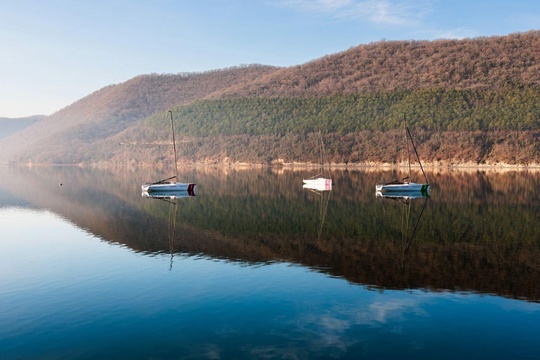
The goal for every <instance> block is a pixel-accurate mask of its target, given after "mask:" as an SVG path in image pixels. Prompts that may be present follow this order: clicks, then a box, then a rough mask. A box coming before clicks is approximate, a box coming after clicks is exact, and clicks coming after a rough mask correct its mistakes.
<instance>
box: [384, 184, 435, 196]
mask: <svg viewBox="0 0 540 360" xmlns="http://www.w3.org/2000/svg"><path fill="white" fill-rule="evenodd" d="M375 190H376V191H377V192H381V193H390V192H392V193H394V192H395V193H404V192H420V193H427V194H429V185H428V184H419V183H414V182H402V183H389V184H377V185H376V186H375Z"/></svg>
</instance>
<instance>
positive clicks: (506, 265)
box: [0, 167, 540, 301]
mask: <svg viewBox="0 0 540 360" xmlns="http://www.w3.org/2000/svg"><path fill="white" fill-rule="evenodd" d="M160 175H161V174H153V173H151V171H149V170H145V171H143V170H129V169H125V168H118V169H95V168H89V169H87V168H78V167H41V168H5V169H4V171H2V173H1V175H0V176H1V179H0V188H2V190H3V191H2V193H0V196H2V199H0V200H3V201H4V202H6V201H7V202H13V201H15V200H14V199H18V201H20V202H24V203H28V204H30V205H29V206H33V207H37V208H44V209H48V210H50V211H53V212H55V213H57V214H59V215H61V216H63V217H64V218H67V219H69V220H70V221H71V222H73V223H75V224H77V226H79V227H80V228H83V229H86V230H87V231H89V232H91V233H93V234H95V235H97V236H99V237H100V238H102V239H104V240H106V241H108V242H111V243H118V244H122V245H125V246H128V247H130V248H131V249H133V250H134V251H137V252H141V253H143V254H148V255H152V254H156V253H171V256H173V255H175V254H184V255H199V256H204V257H208V258H216V259H224V260H228V261H234V262H245V263H248V264H265V263H272V262H276V261H285V262H291V263H296V264H300V265H302V266H306V267H309V268H311V269H313V271H319V272H324V273H327V274H328V275H330V276H337V277H343V278H345V279H347V280H348V281H350V282H352V283H356V284H362V285H365V286H367V287H370V288H380V289H429V290H431V291H441V290H450V291H472V292H478V293H488V294H496V295H500V296H505V297H512V298H520V299H527V300H530V301H539V300H540V288H539V287H538V284H540V224H539V223H538V217H537V214H538V210H539V204H540V201H539V200H540V195H539V194H540V190H539V189H540V186H539V185H540V174H539V173H533V172H485V171H470V172H460V171H456V172H432V173H429V174H428V176H429V178H430V182H431V183H432V193H431V197H430V198H429V201H427V202H426V201H425V200H424V199H415V200H412V201H411V202H410V203H409V204H408V205H407V206H410V207H409V209H408V210H409V219H408V220H410V222H411V223H414V222H415V221H416V218H417V217H419V216H421V219H419V221H418V223H417V224H416V225H414V240H412V241H408V240H407V239H408V237H406V238H405V240H404V237H403V231H402V230H403V229H402V224H403V216H404V215H403V214H404V209H403V205H404V204H403V203H402V202H399V201H391V200H389V199H381V198H377V197H376V196H375V193H374V184H376V183H377V181H379V180H380V179H381V178H390V177H392V176H395V174H388V173H381V172H377V171H340V170H336V171H334V172H333V174H332V175H333V178H334V187H333V189H332V191H331V192H328V193H327V194H324V195H325V196H326V198H325V199H323V198H321V196H322V195H321V194H314V193H313V192H310V191H307V190H304V189H302V178H303V177H304V176H305V175H306V173H304V172H301V171H290V170H275V169H265V170H260V169H258V170H233V169H230V168H226V169H207V168H205V169H199V168H194V169H188V170H184V171H183V173H181V175H180V178H181V179H189V180H190V181H191V180H194V181H195V182H197V188H198V189H197V196H196V197H185V198H184V197H181V198H178V199H170V201H169V202H166V201H162V200H159V199H158V200H156V199H151V198H144V197H142V196H141V192H140V184H141V183H143V182H144V181H145V180H147V179H150V178H157V177H159V176H160ZM60 183H61V184H62V185H60ZM323 200H324V201H323ZM171 201H172V202H173V203H174V207H175V208H174V215H173V216H172V217H171ZM173 221H174V222H175V225H174V232H173V233H171V222H173ZM409 230H412V227H409ZM171 234H172V236H171ZM408 235H409V236H410V235H412V234H411V233H408Z"/></svg>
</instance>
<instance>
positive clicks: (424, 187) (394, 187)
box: [375, 116, 430, 195]
mask: <svg viewBox="0 0 540 360" xmlns="http://www.w3.org/2000/svg"><path fill="white" fill-rule="evenodd" d="M403 127H404V133H405V148H406V149H407V162H408V167H409V174H408V176H406V177H404V178H402V179H398V180H394V181H391V182H387V183H381V184H377V185H375V191H376V192H380V193H383V194H384V193H389V192H397V193H404V192H420V193H421V194H424V195H429V190H430V189H429V183H428V180H427V176H426V173H425V172H424V168H423V167H422V163H421V162H420V157H419V156H418V151H416V146H414V141H413V139H412V136H411V132H410V131H409V128H408V127H407V121H406V119H405V116H403ZM409 142H410V143H411V145H412V148H413V149H414V153H415V154H416V158H417V160H418V163H419V164H420V169H421V170H422V174H423V175H424V180H425V181H426V182H425V183H416V182H412V181H410V179H411V152H410V149H409Z"/></svg>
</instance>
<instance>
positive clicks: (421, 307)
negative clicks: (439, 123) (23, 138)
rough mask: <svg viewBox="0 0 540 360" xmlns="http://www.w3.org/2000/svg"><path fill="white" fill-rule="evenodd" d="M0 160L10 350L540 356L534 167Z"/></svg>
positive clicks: (1, 271) (4, 306) (538, 184)
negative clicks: (153, 192) (325, 175)
mask: <svg viewBox="0 0 540 360" xmlns="http://www.w3.org/2000/svg"><path fill="white" fill-rule="evenodd" d="M309 175H312V171H292V170H287V169H249V170H242V169H236V170H235V169H232V168H225V167H224V168H191V169H185V170H182V171H181V174H180V179H181V180H184V181H193V182H196V183H197V184H198V185H197V194H196V196H188V197H182V198H178V199H153V198H146V197H143V196H141V190H140V186H141V184H142V183H143V182H145V181H149V180H158V179H161V178H165V177H168V176H170V175H169V174H167V173H161V172H160V171H157V170H147V169H145V170H141V169H132V168H110V169H98V168H79V167H33V168H32V167H24V168H11V167H2V168H0V229H1V233H0V354H2V355H1V356H0V357H1V358H2V359H21V358H23V359H25V358H47V359H48V358H51V359H95V358H115V359H116V358H129V359H253V358H259V359H261V358H262V359H328V358H335V359H360V358H370V359H371V358H376V359H395V358H399V359H413V358H414V359H418V358H424V359H425V358H429V359H457V358H474V359H484V358H485V359H494V358H497V359H508V358H512V359H536V358H537V357H538V353H539V352H540V341H538V339H540V221H539V214H540V172H527V171H523V172H515V171H506V172H500V171H499V172H496V171H430V172H428V177H429V179H430V183H431V184H432V190H431V196H430V197H429V198H427V197H420V198H417V199H409V200H407V199H391V198H381V197H376V196H375V190H374V188H375V184H376V183H377V182H379V181H380V180H382V179H393V178H396V177H397V176H399V174H397V173H396V172H395V171H375V170H369V171H367V170H366V171H361V170H349V171H345V170H334V171H333V179H334V186H333V189H332V191H330V192H322V193H321V192H315V191H310V190H307V189H303V188H302V179H303V178H304V177H308V176H309Z"/></svg>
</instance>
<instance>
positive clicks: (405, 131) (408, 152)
mask: <svg viewBox="0 0 540 360" xmlns="http://www.w3.org/2000/svg"><path fill="white" fill-rule="evenodd" d="M403 132H404V135H405V136H404V140H405V146H406V147H407V162H408V166H409V176H408V178H409V181H411V152H410V151H409V141H408V140H407V132H408V129H407V119H406V118H405V113H403ZM411 141H412V139H411Z"/></svg>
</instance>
